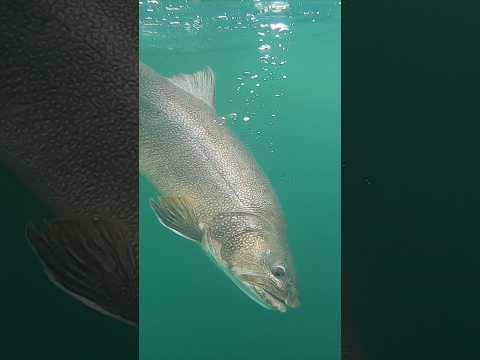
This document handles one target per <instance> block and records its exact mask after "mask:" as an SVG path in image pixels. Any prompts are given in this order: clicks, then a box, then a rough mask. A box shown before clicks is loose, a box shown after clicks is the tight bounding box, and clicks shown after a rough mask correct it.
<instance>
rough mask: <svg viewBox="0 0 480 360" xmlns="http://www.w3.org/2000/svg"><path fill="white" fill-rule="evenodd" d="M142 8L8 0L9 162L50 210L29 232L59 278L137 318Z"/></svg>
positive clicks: (0, 150)
mask: <svg viewBox="0 0 480 360" xmlns="http://www.w3.org/2000/svg"><path fill="white" fill-rule="evenodd" d="M137 14H138V4H137V3H135V2H125V3H124V4H122V6H118V2H115V1H112V0H101V1H100V0H92V1H88V2H82V1H80V2H78V1H73V0H65V1H54V0H39V1H35V2H31V1H24V0H19V1H14V2H1V3H0V43H1V44H2V49H5V50H6V51H5V52H4V54H3V55H2V56H1V57H0V78H1V79H2V80H1V82H0V102H1V104H2V107H1V109H0V129H1V131H0V161H1V162H2V163H3V164H5V165H6V166H7V167H8V168H9V169H11V171H12V172H13V173H15V174H16V175H17V176H18V178H19V179H20V180H22V181H23V182H24V183H25V184H26V185H27V186H28V187H29V188H31V189H32V190H33V191H34V192H35V193H36V194H37V195H38V197H39V198H40V199H42V200H43V201H44V202H45V203H46V204H47V205H48V207H49V208H50V210H51V213H52V218H51V219H49V220H48V221H47V224H46V225H45V226H41V227H38V229H37V226H33V225H29V226H28V227H27V231H26V233H27V236H28V238H29V240H30V243H31V245H32V247H33V249H34V250H35V251H36V253H37V254H38V255H39V259H40V260H41V262H42V263H43V265H44V266H45V270H46V272H47V274H48V275H49V277H50V279H51V280H52V281H54V282H55V283H56V285H59V286H60V287H61V288H62V289H64V290H66V291H67V292H69V293H70V294H71V295H73V296H74V297H76V298H77V299H79V300H80V301H82V302H84V303H85V304H87V305H89V306H90V307H93V308H96V309H97V310H99V311H102V312H104V313H108V314H110V315H113V316H115V317H117V318H122V319H126V320H128V321H129V322H130V323H135V322H136V320H137V319H136V318H137V315H136V314H137V302H138V301H137V298H138V296H137V293H138V286H137V279H138V270H137V267H138V266H137V263H138V259H137V257H138V251H137V249H138V204H137V202H138V201H137V197H138V151H137V146H138V18H137ZM7 54H8V55H7ZM109 236H110V237H109ZM120 254H121V256H117V255H120ZM131 256H133V258H132V257H131ZM73 269H75V270H77V271H76V272H74V274H76V276H73V277H72V276H70V277H68V276H66V275H67V274H68V273H71V271H72V270H73ZM125 289H127V290H125ZM113 294H116V295H113Z"/></svg>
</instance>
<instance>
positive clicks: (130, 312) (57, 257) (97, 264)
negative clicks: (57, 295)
mask: <svg viewBox="0 0 480 360" xmlns="http://www.w3.org/2000/svg"><path fill="white" fill-rule="evenodd" d="M26 236H27V239H28V240H29V242H30V244H31V246H32V248H33V250H34V251H35V253H36V254H37V255H38V257H39V259H40V261H41V262H42V264H43V265H44V268H45V272H46V273H47V275H48V277H49V279H50V280H51V281H52V282H53V283H54V284H55V285H57V286H58V287H59V288H61V289H62V290H64V291H65V292H67V293H68V294H70V295H71V296H73V297H74V298H76V299H77V300H79V301H81V302H82V303H83V304H85V305H87V306H88V307H90V308H93V309H95V310H97V311H99V312H101V313H103V314H106V315H109V316H111V317H113V318H115V319H118V320H121V321H124V322H127V323H129V324H130V325H134V326H136V325H137V322H138V306H137V304H138V276H137V275H138V241H137V238H138V235H137V234H136V233H134V232H132V231H130V230H129V229H128V228H127V227H126V226H125V225H123V224H121V223H117V222H112V221H106V220H103V219H102V220H100V219H94V220H86V219H74V220H71V219H70V220H68V219H67V220H63V219H60V220H55V221H52V222H48V223H46V226H45V229H44V231H43V232H40V231H38V230H37V229H36V228H35V227H34V226H33V225H32V224H28V225H27V227H26Z"/></svg>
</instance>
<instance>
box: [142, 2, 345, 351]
mask: <svg viewBox="0 0 480 360" xmlns="http://www.w3.org/2000/svg"><path fill="white" fill-rule="evenodd" d="M139 6H140V24H139V26H140V60H141V61H143V62H144V63H146V64H148V65H149V66H151V67H152V68H154V69H155V70H156V71H157V72H159V73H161V74H163V75H165V76H171V75H173V74H177V73H191V72H194V71H197V70H200V69H201V68H203V67H204V66H207V65H208V66H210V67H211V68H212V69H213V70H214V72H215V75H216V107H217V112H218V114H219V116H223V117H224V119H225V123H226V124H227V126H229V127H230V128H232V130H233V131H234V133H235V134H236V135H237V136H238V137H239V138H240V139H241V140H242V141H243V142H244V143H245V144H246V145H247V147H248V148H249V149H250V151H251V153H252V154H253V156H254V157H255V158H256V159H257V161H258V162H259V163H260V165H261V166H262V167H263V169H264V170H265V172H266V173H267V175H268V177H269V178H270V180H271V182H272V184H273V187H274V189H275V191H276V193H277V195H278V196H279V198H280V201H281V204H282V207H283V210H284V212H285V215H286V220H287V223H288V239H289V244H290V247H291V250H292V252H293V256H294V260H295V265H296V268H297V272H298V276H299V286H300V296H301V306H300V308H298V309H295V310H290V311H288V312H287V313H285V314H281V313H277V312H273V311H268V310H265V309H263V308H261V307H260V306H259V305H257V304H256V303H254V302H253V301H252V300H250V299H249V298H248V297H247V296H245V295H244V294H243V293H242V292H241V291H240V290H239V289H238V288H237V287H236V286H235V285H234V284H233V283H232V282H231V280H229V279H228V278H227V277H226V276H225V275H224V274H223V273H222V271H221V270H219V269H218V268H216V267H215V266H214V265H213V264H212V263H211V261H210V260H209V259H208V258H207V256H206V255H205V254H204V253H203V252H202V250H201V249H200V248H199V247H198V246H195V245H194V244H193V243H191V242H190V241H187V240H185V239H183V238H180V237H179V236H177V235H175V234H173V233H172V232H170V231H168V230H166V229H165V228H163V227H162V226H161V225H160V224H159V223H158V222H157V220H156V219H155V217H154V215H153V213H152V211H151V209H150V207H149V205H148V200H149V199H150V198H151V197H154V196H156V192H155V191H154V189H153V188H152V187H151V186H150V185H149V184H148V183H147V182H146V181H145V180H144V179H141V180H140V242H141V243H140V256H141V261H140V359H141V360H156V359H165V360H187V359H188V360H257V359H258V360H260V359H269V360H270V359H271V360H293V359H302V360H309V359H312V360H313V359H325V360H329V359H332V360H333V359H339V358H340V169H341V166H340V4H339V2H337V1H290V2H287V1H167V2H164V1H161V0H158V1H156V0H149V1H141V2H140V4H139Z"/></svg>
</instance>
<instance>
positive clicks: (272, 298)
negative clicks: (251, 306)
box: [253, 286, 287, 313]
mask: <svg viewBox="0 0 480 360" xmlns="http://www.w3.org/2000/svg"><path fill="white" fill-rule="evenodd" d="M253 288H254V289H255V292H256V293H257V294H258V295H259V297H260V299H262V300H263V303H264V304H265V305H266V307H267V308H269V309H272V310H278V311H280V312H282V313H284V312H286V311H287V299H283V298H281V297H279V296H278V295H276V294H275V293H274V292H272V291H268V290H267V289H265V288H260V287H258V286H253Z"/></svg>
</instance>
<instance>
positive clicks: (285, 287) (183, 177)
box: [139, 63, 299, 312]
mask: <svg viewBox="0 0 480 360" xmlns="http://www.w3.org/2000/svg"><path fill="white" fill-rule="evenodd" d="M139 78H140V79H139V81H140V91H139V96H140V100H139V101H140V130H139V166H140V172H141V174H143V175H144V176H145V177H146V179H147V180H148V181H149V182H150V183H151V184H152V185H153V186H154V187H155V188H156V189H157V190H158V192H159V193H160V196H159V197H158V199H152V200H151V208H152V209H153V211H154V213H155V214H156V216H157V218H158V220H159V221H160V223H161V224H163V225H164V226H166V227H167V228H168V229H170V230H172V231H173V232H175V233H176V234H178V235H181V236H183V237H184V238H186V239H189V240H191V241H193V242H194V243H196V244H198V245H200V247H201V248H202V249H203V250H204V251H205V252H206V253H207V255H208V256H209V257H210V258H211V259H212V260H213V261H214V262H215V263H216V264H217V265H218V266H219V267H220V268H221V269H222V270H223V271H224V272H225V273H226V274H227V275H228V276H229V277H230V278H231V279H232V280H233V282H234V283H235V284H236V285H237V286H238V287H239V288H240V289H241V290H243V291H244V292H245V293H246V294H247V295H248V296H249V297H250V298H252V299H253V300H254V301H256V302H257V303H259V304H260V305H262V306H263V307H265V308H268V309H274V310H278V311H280V312H285V311H286V310H287V307H290V308H295V307H297V306H298V305H299V296H298V290H297V280H296V274H295V269H294V265H293V262H292V259H291V256H290V252H289V249H288V245H287V241H286V234H285V233H286V229H285V223H284V220H283V215H282V211H281V208H280V206H279V202H278V199H277V197H276V195H275V193H274V192H273V190H272V187H271V185H270V182H269V181H268V179H267V178H266V177H265V175H264V173H263V171H262V170H261V168H260V166H259V165H258V164H257V163H256V161H255V159H254V158H253V157H252V156H251V155H250V154H249V152H248V151H247V150H246V148H245V147H244V146H243V145H242V144H241V143H240V142H239V141H238V140H237V139H236V138H235V137H234V136H233V134H232V133H231V132H230V131H229V130H228V128H227V127H226V126H224V125H221V124H219V121H218V116H217V114H216V110H215V104H214V102H215V100H214V97H215V96H214V93H215V79H214V73H213V71H212V70H211V69H210V68H208V67H207V68H205V69H203V70H202V71H199V72H196V73H194V74H192V75H178V76H175V77H172V78H170V79H167V78H165V77H163V76H161V75H159V74H157V73H156V72H154V71H153V70H152V69H151V68H149V67H148V66H147V65H145V64H142V63H141V64H140V70H139Z"/></svg>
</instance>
